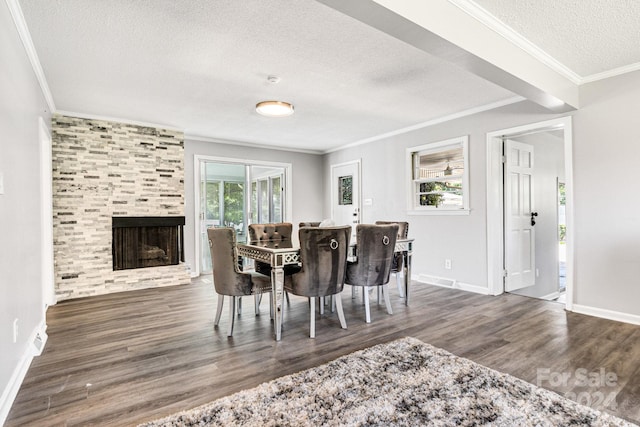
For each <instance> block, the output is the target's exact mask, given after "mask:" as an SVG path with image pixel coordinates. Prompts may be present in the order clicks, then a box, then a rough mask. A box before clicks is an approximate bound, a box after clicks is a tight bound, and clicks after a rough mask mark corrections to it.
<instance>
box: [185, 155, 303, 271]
mask: <svg viewBox="0 0 640 427" xmlns="http://www.w3.org/2000/svg"><path fill="white" fill-rule="evenodd" d="M202 161H206V162H215V163H230V164H241V165H244V166H247V165H249V166H251V165H255V166H271V167H277V168H283V169H284V186H283V187H284V189H285V194H284V200H283V201H284V210H283V211H284V212H283V213H284V216H283V221H291V218H293V198H292V195H293V186H292V179H291V170H292V166H291V163H280V162H269V161H264V160H251V159H238V158H232V157H218V156H207V155H202V154H194V156H193V195H194V200H193V212H192V215H193V219H194V227H193V228H194V238H195V239H194V245H195V248H194V249H195V251H194V260H193V262H194V266H193V270H192V277H197V276H199V275H200V261H201V259H202V258H201V256H202V247H201V245H200V208H201V206H200V162H202ZM245 184H246V188H248V189H249V191H247V192H246V194H245V203H246V204H247V206H250V205H251V203H250V197H251V194H250V193H251V191H250V189H251V176H250V174H247V175H246V176H245Z"/></svg>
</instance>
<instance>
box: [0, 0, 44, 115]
mask: <svg viewBox="0 0 640 427" xmlns="http://www.w3.org/2000/svg"><path fill="white" fill-rule="evenodd" d="M6 3H7V6H8V7H9V11H10V12H11V17H12V18H13V22H14V23H15V25H16V30H18V34H19V35H20V40H22V45H23V46H24V50H25V52H26V53H27V57H28V58H29V61H30V62H31V67H32V68H33V72H34V73H35V75H36V79H37V80H38V84H40V89H41V90H42V94H43V96H44V99H45V101H46V102H47V105H48V106H49V111H50V112H51V113H53V112H55V111H56V104H55V103H54V102H53V96H52V95H51V90H50V89H49V84H48V83H47V78H46V77H45V76H44V71H43V70H42V65H40V59H39V58H38V54H37V53H36V48H35V46H34V45H33V40H32V39H31V34H30V33H29V29H28V28H27V23H26V22H25V20H24V15H23V14H22V8H21V7H20V3H18V0H6Z"/></svg>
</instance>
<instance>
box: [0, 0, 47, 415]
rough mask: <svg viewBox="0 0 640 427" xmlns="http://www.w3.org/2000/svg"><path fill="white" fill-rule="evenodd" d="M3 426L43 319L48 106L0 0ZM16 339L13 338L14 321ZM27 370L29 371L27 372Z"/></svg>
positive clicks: (0, 394)
mask: <svg viewBox="0 0 640 427" xmlns="http://www.w3.org/2000/svg"><path fill="white" fill-rule="evenodd" d="M0 64H2V66H1V67H0V135H2V137H1V138H0V173H1V174H2V175H3V177H4V194H0V236H1V237H0V242H1V244H0V424H2V422H3V421H4V418H5V417H6V414H7V412H8V409H9V405H10V404H11V403H12V401H13V398H14V397H15V396H14V393H15V392H17V388H16V387H17V386H19V383H20V381H21V380H22V377H21V375H23V374H24V372H23V371H25V369H26V367H27V366H25V364H27V363H28V362H29V361H30V356H31V354H32V353H31V351H30V338H33V335H34V334H35V331H36V329H37V328H38V327H39V326H40V325H41V324H42V323H43V322H44V316H43V311H44V306H43V295H42V293H43V292H42V284H41V283H42V282H41V274H42V272H41V255H40V233H41V226H40V203H41V202H40V197H41V196H40V171H39V166H40V164H39V162H40V155H39V137H38V126H39V125H38V118H39V117H43V118H44V119H45V122H47V123H49V122H50V117H51V116H50V112H49V111H48V109H47V106H46V102H45V100H44V97H43V95H42V92H41V90H40V86H39V85H38V82H37V80H36V78H35V75H34V72H33V69H32V68H31V64H30V62H29V59H28V58H27V55H26V53H25V50H24V48H23V46H22V42H21V41H20V38H19V36H18V33H17V31H16V27H15V25H14V23H13V20H12V18H11V14H10V12H9V9H8V7H7V4H6V3H5V2H0ZM14 319H18V323H19V331H18V340H17V342H16V343H14V342H13V321H14ZM25 372H26V371H25Z"/></svg>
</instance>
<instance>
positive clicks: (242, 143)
mask: <svg viewBox="0 0 640 427" xmlns="http://www.w3.org/2000/svg"><path fill="white" fill-rule="evenodd" d="M184 139H185V140H187V139H188V140H191V141H201V142H212V143H215V144H227V145H239V146H242V147H251V148H262V149H265V150H279V151H290V152H294V153H304V154H315V155H319V154H323V153H324V152H323V151H319V150H305V149H304V148H292V147H280V146H277V145H266V144H258V143H254V142H247V141H237V140H229V139H218V138H214V137H210V136H205V135H196V134H191V133H185V135H184Z"/></svg>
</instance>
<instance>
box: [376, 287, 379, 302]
mask: <svg viewBox="0 0 640 427" xmlns="http://www.w3.org/2000/svg"><path fill="white" fill-rule="evenodd" d="M376 288H378V289H377V291H378V292H377V293H378V301H377V304H378V305H380V286H376Z"/></svg>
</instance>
